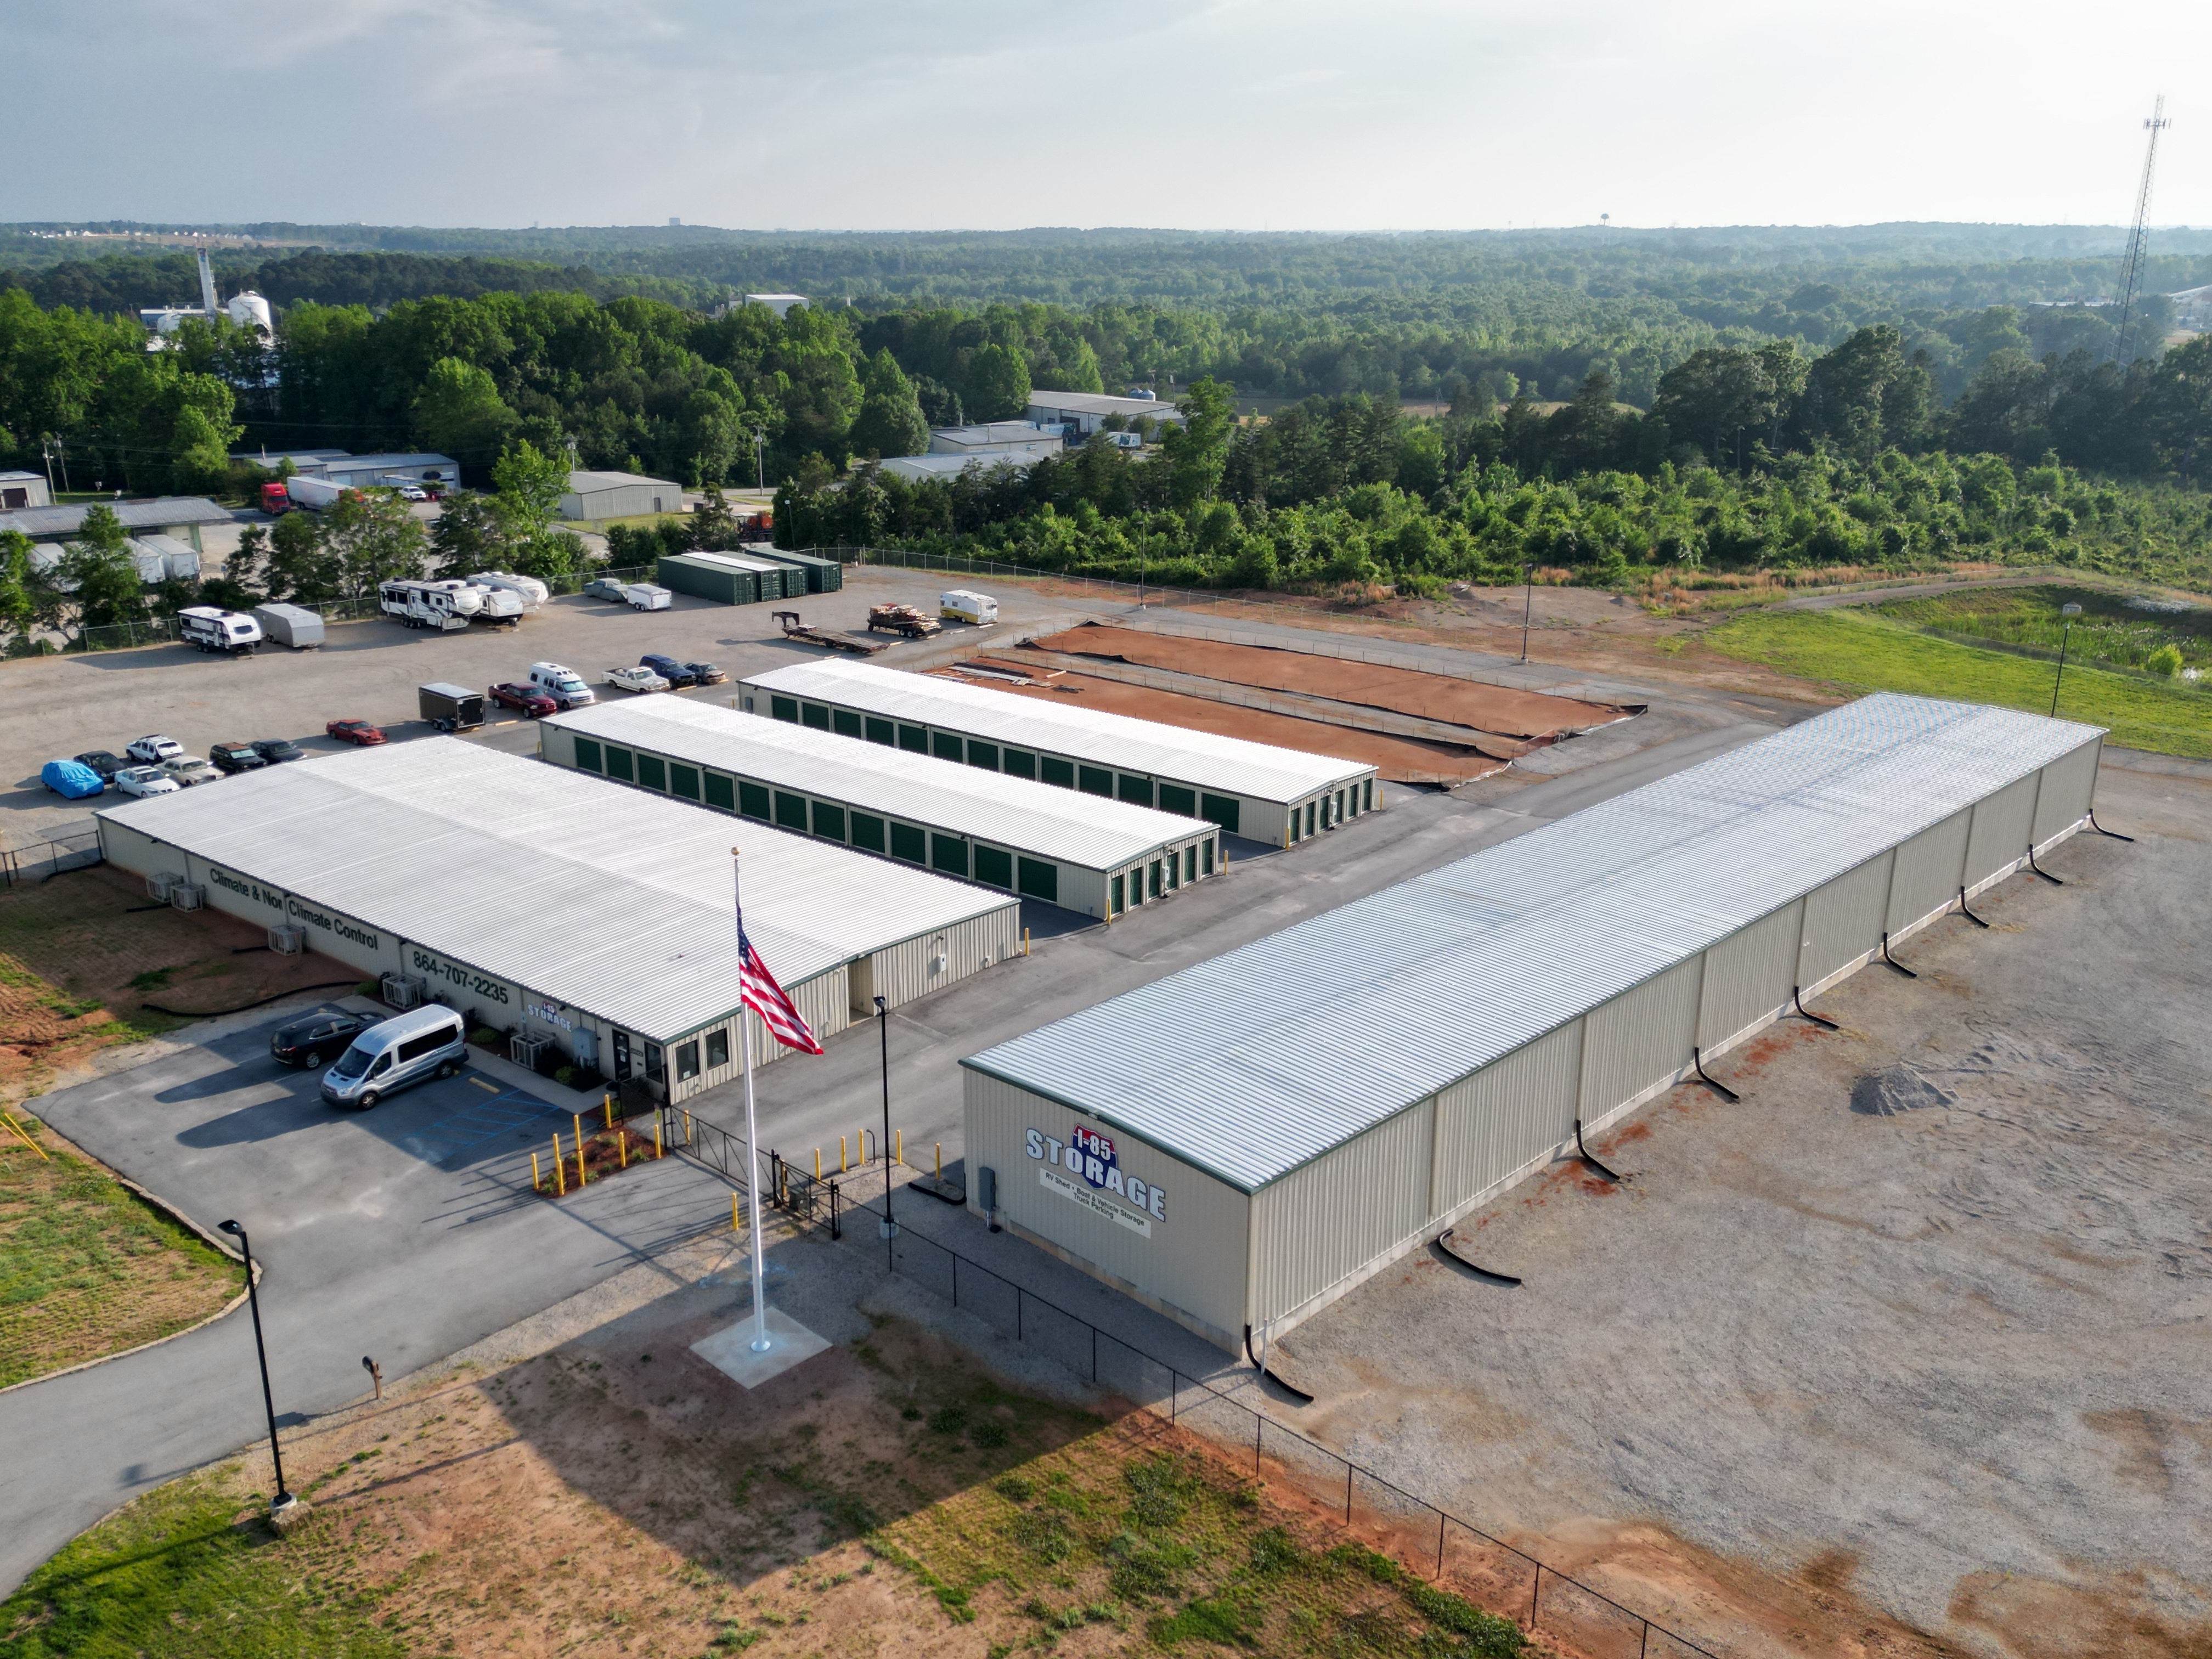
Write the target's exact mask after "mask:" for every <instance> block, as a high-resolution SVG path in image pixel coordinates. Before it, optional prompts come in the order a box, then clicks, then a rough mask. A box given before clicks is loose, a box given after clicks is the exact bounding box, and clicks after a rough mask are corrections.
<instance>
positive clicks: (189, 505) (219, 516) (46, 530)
mask: <svg viewBox="0 0 2212 1659" xmlns="http://www.w3.org/2000/svg"><path fill="white" fill-rule="evenodd" d="M94 507H106V508H108V509H109V510H110V511H111V512H112V513H114V514H115V519H116V522H117V523H118V524H120V525H121V526H123V527H124V528H125V530H165V529H167V527H168V526H171V525H179V524H228V523H229V522H230V521H231V520H230V510H229V509H228V507H217V506H216V504H215V503H214V502H213V501H210V500H208V499H207V498H206V497H205V496H204V495H161V496H157V497H155V499H154V500H152V501H84V502H80V503H79V504H78V505H76V506H75V507H17V508H16V509H15V511H14V512H12V513H0V531H4V530H20V531H21V532H23V533H24V534H25V535H26V536H31V537H39V536H74V535H76V533H77V532H79V531H81V530H82V529H83V528H84V519H85V514H87V513H89V512H91V511H92V509H93V508H94Z"/></svg>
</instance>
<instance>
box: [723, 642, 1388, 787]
mask: <svg viewBox="0 0 2212 1659" xmlns="http://www.w3.org/2000/svg"><path fill="white" fill-rule="evenodd" d="M744 684H747V685H750V686H755V687H757V688H758V689H760V690H763V691H781V692H782V693H783V694H784V695H785V696H799V697H812V698H815V699H817V700H818V701H820V702H835V703H842V704H844V705H845V706H846V707H848V708H865V709H867V710H869V711H870V712H872V713H873V714H888V715H890V716H891V717H892V718H893V719H896V720H915V721H917V722H920V723H921V724H923V725H927V726H944V727H945V728H947V729H949V730H951V731H956V732H971V733H973V734H974V735H975V736H976V737H979V738H983V739H985V740H986V741H987V742H995V743H1011V744H1017V745H1018V746H1019V747H1022V748H1025V749H1048V750H1052V751H1054V753H1056V754H1061V755H1073V756H1074V757H1076V758H1078V759H1079V760H1087V761H1092V762H1096V763H1097V764H1099V765H1101V766H1115V767H1119V768H1121V769H1122V770H1123V771H1125V772H1149V773H1151V774H1152V775H1153V776H1155V777H1164V778H1174V779H1176V780H1177V781H1182V782H1185V783H1188V784H1191V785H1193V786H1194V787H1206V788H1212V789H1218V790H1223V791H1225V792H1229V793H1236V794H1239V795H1247V796H1249V797H1250V798H1251V799H1254V800H1271V801H1281V802H1285V803H1288V802H1291V801H1294V800H1303V799H1305V798H1306V797H1307V796H1308V795H1310V794H1313V793H1316V791H1318V790H1322V789H1331V788H1334V787H1336V786H1337V785H1339V784H1343V783H1349V782H1351V781H1352V780H1353V779H1354V778H1365V777H1371V776H1372V775H1374V772H1375V769H1374V768H1373V767H1371V766H1368V765H1364V764H1363V763H1360V762H1358V761H1347V760H1340V759H1338V758H1337V757H1335V756H1334V755H1310V754H1307V753H1306V752H1305V751H1304V750H1297V749H1278V748H1276V747H1275V746H1274V745H1273V744H1267V743H1252V742H1249V741H1248V740H1247V739H1245V738H1226V737H1222V736H1220V735H1219V734H1218V733H1216V732H1193V731H1189V730H1188V729H1186V728H1185V727H1182V726H1168V725H1164V724H1163V723H1162V722H1160V721H1158V720H1138V719H1136V718H1135V717H1133V716H1132V715H1128V714H1108V713H1106V712H1105V711H1104V710H1103V709H1097V708H1080V707H1077V706H1075V703H1074V701H1073V699H1070V701H1069V702H1066V703H1060V702H1049V703H1048V702H1042V700H1040V699H1038V698H1036V697H1016V696H1009V695H1007V694H1006V692H1004V691H994V690H989V689H988V688H987V687H984V686H979V685H968V684H963V683H962V682H960V681H958V680H948V679H943V678H938V677H935V676H933V675H926V674H907V673H902V672H900V671H898V670H897V669H895V668H878V667H876V666H875V665H872V664H870V663H860V662H805V663H794V664H793V665H791V666H790V667H788V668H778V669H773V670H771V671H769V672H768V673H765V674H755V675H751V676H749V677H748V678H746V679H745V681H744Z"/></svg>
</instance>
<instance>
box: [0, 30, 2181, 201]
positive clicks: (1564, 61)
mask: <svg viewBox="0 0 2212 1659" xmlns="http://www.w3.org/2000/svg"><path fill="white" fill-rule="evenodd" d="M0 22H4V25H5V29H4V33H0V40H6V42H7V46H6V53H7V58H8V68H7V84H8V89H9V99H8V101H9V106H10V109H9V116H8V118H7V121H6V130H7V132H8V140H9V142H8V149H9V158H8V164H7V166H6V167H5V168H4V169H0V219H10V220H17V219H101V218H111V217H113V218H137V219H155V220H179V221H211V220H229V221H238V220H260V219H291V220H298V221H306V222H333V221H347V220H364V221H367V222H371V223H398V224H410V223H417V224H432V225H526V224H529V223H531V222H533V221H540V222H544V223H547V224H610V223H617V224H645V223H658V222H661V221H663V220H665V219H666V218H667V217H668V216H670V215H671V214H674V215H680V216H682V217H683V218H684V220H685V221H686V222H689V223H695V224H697V223H704V224H720V225H728V226H742V227H747V228H774V227H777V226H785V227H791V228H799V227H822V228H864V229H883V228H944V227H963V228H1011V227H1017V226H1026V225H1041V224H1053V225H1157V226H1192V227H1224V228H1239V229H1242V228H1251V229H1259V228H1269V227H1272V228H1276V229H1284V228H1351V229H1364V228H1431V227H1436V228H1453V227H1490V226H1504V225H1506V224H1509V223H1510V224H1516V225H1528V224H1531V223H1535V224H1547V225H1560V224H1581V223H1586V222H1593V221H1595V219H1596V218H1597V216H1599V215H1600V214H1601V213H1610V214H1611V215H1612V216H1613V222H1615V223H1617V224H1631V225H1665V224H1669V223H1680V224H1730V223H1760V224H1764V223H1770V222H1794V223H1851V222H1868V221H1875V220H1885V219H1960V220H1997V221H2015V222H2033V223H2047V222H2098V223H2113V222H2119V221H2122V220H2124V219H2125V218H2126V217H2127V216H2128V214H2129V212H2130V209H2131V207H2132V197H2133V190H2134V184H2135V177H2136V170H2137V168H2138V167H2140V166H2141V161H2142V138H2143V134H2142V118H2143V117H2144V116H2145V115H2147V114H2148V112H2149V106H2150V103H2151V99H2152V97H2153V95H2154V94H2156V93H2158V92H2160V91H2161V90H2162V91H2165V92H2167V93H2168V94H2172V95H2171V96H2170V97H2169V100H2168V105H2169V111H2168V112H2169V113H2170V114H2171V115H2172V117H2173V118H2174V122H2175V125H2174V126H2173V128H2172V131H2169V132H2168V133H2167V134H2166V139H2165V142H2164V144H2163V145H2162V147H2161V155H2160V185H2159V188H2158V191H2157V195H2156V197H2155V200H2154V204H2153V217H2154V221H2156V222H2164V223H2180V224H2191V223H2193V224H2203V223H2206V222H2212V98H2203V97H2193V96H2192V94H2193V91H2194V88H2199V87H2201V86H2203V83H2204V70H2203V65H2204V64H2205V63H2206V62H2207V61H2208V48H2212V10H2208V9H2207V8H2205V7H2204V6H2203V5H2201V4H2190V5H2182V4H2163V3H2152V4H2141V5H2125V4H2123V5H2120V6H2090V7H2084V6H2082V5H2081V4H2079V3H2072V4H2068V5H2065V6H2063V7H2062V6H2058V5H2051V4H2036V3H2027V4H2017V3H2016V4H2014V5H2010V6H2006V7H2002V8H1998V7H1992V6H1990V5H1988V4H1986V3H1984V4H1972V5H1970V4H1966V3H1960V0H1912V3H1906V0H1857V3H1852V4H1850V5H1838V4H1825V5H1823V4H1802V3H1801V4H1797V5H1794V6H1783V5H1778V4H1775V3H1771V0H1770V3H1766V4H1763V5H1753V4H1747V3H1744V0H1697V3H1694V4H1692V3H1686V0H1550V3H1541V4H1536V3H1529V0H1517V3H1511V4H1507V3H1502V0H1462V3H1456V4H1452V3H1440V0H1353V3H1348V4H1347V3H1337V4H1331V5H1322V4H1317V3H1311V0H1266V3H1260V0H1128V3H1121V4H1097V3H1087V4H1073V3H1064V0H1063V3H1051V0H1042V3H1040V0H1024V3H1020V4H1016V3H1012V0H956V3H945V0H921V3H916V0H896V3H893V0H813V3H808V0H778V3H775V4H773V5H769V4H761V3H756V0H591V3H585V0H528V3H524V0H344V3H331V0H283V3H278V0H226V3H224V4H222V5H220V6H213V7H205V8H196V7H179V6H178V5H176V4H175V3H173V0H165V3H163V4H161V5H158V6H157V5H155V4H152V3H149V0H76V3H74V4H67V5H55V4H52V3H40V0H0Z"/></svg>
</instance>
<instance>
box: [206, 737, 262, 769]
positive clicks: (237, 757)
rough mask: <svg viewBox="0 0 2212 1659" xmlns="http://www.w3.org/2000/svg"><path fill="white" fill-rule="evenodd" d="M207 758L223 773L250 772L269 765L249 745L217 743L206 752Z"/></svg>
mask: <svg viewBox="0 0 2212 1659" xmlns="http://www.w3.org/2000/svg"><path fill="white" fill-rule="evenodd" d="M208 758H209V759H210V761H212V762H214V763H215V764H216V768H217V769H220V770H222V771H225V772H251V771H253V770H254V769H257V768H258V767H263V766H266V765H268V764H269V763H268V762H267V761H265V760H264V759H262V758H261V757H260V756H259V755H258V754H256V753H254V751H253V745H252V744H250V743H219V744H216V746H215V747H214V748H212V749H210V750H208Z"/></svg>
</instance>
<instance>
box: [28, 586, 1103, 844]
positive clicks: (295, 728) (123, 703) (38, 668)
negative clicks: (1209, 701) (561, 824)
mask: <svg viewBox="0 0 2212 1659" xmlns="http://www.w3.org/2000/svg"><path fill="white" fill-rule="evenodd" d="M963 580H966V579H963ZM954 581H955V579H953V578H950V577H946V576H942V575H931V574H920V573H913V572H907V571H893V570H882V569H872V570H862V569H849V570H848V572H847V584H846V586H845V587H844V588H843V589H842V590H841V591H840V592H835V593H822V594H816V595H813V596H811V597H810V598H807V599H787V600H784V601H781V602H780V603H776V604H765V605H716V604H714V603H712V602H710V601H708V600H705V599H692V598H690V597H689V596H688V595H685V594H681V593H679V594H678V595H677V596H676V598H675V600H674V602H673V604H672V605H671V608H670V609H668V610H666V611H631V610H629V608H628V607H626V606H623V605H611V604H608V603H606V602H605V601H603V600H599V599H584V598H582V597H580V596H578V595H568V596H565V597H562V598H559V599H552V600H550V601H549V602H548V603H547V604H546V605H544V606H543V607H542V608H541V609H540V610H538V611H537V612H535V613H533V614H532V615H529V616H526V617H524V619H523V620H522V622H521V623H520V625H518V626H517V627H514V628H512V629H505V628H491V627H485V626H480V625H479V626H472V627H471V628H470V629H468V630H466V631H465V632H455V633H451V634H439V633H430V632H426V631H420V630H416V629H409V628H404V627H403V626H401V625H400V624H399V623H396V622H385V621H372V622H360V623H333V624H331V627H330V629H329V630H328V632H329V641H328V643H326V644H325V645H324V646H323V647H321V648H320V649H319V650H315V651H298V652H295V651H290V650H287V649H286V648H285V647H282V646H279V645H274V644H271V645H264V647H262V648H261V650H260V652H259V653H258V654H256V655H254V656H252V657H246V658H239V659H229V658H223V657H213V656H208V655H205V654H204V653H200V652H197V651H195V650H193V649H192V648H191V647H189V646H185V645H163V646H149V647H144V648H143V649H140V650H135V651H105V652H94V653H87V654H84V655H82V656H66V657H32V658H22V659H15V660H13V661H9V662H4V663H0V748H5V749H6V750H7V751H8V753H9V754H10V755H11V756H13V757H15V773H14V775H13V776H11V777H8V778H5V779H4V780H0V783H4V784H5V785H6V786H8V787H6V788H5V790H4V793H0V834H4V835H5V836H7V844H8V845H9V846H12V847H21V846H24V845H26V844H27V843H28V842H31V841H33V840H35V839H36V837H37V836H38V834H39V833H40V831H41V830H43V829H46V828H48V827H50V826H52V825H57V824H61V823H71V822H76V821H79V820H82V818H84V817H86V816H87V814H88V812H89V811H91V810H92V804H89V803H87V802H83V801H64V800H61V799H58V797H56V796H54V795H52V794H51V793H47V792H46V790H45V789H43V788H41V787H40V783H39V767H40V765H41V764H42V763H45V762H46V761H48V760H51V759H53V758H54V757H58V756H62V757H66V756H70V755H76V754H81V753H83V752H85V751H87V750H94V749H106V750H112V751H113V752H114V753H116V754H118V755H119V754H121V753H122V752H123V747H124V745H125V744H127V743H130V742H131V740H132V739H134V738H138V737H141V736H143V735H144V734H146V733H148V732H164V733H166V734H167V735H168V736H170V737H173V738H176V739H177V740H178V741H179V742H180V743H182V744H184V745H185V750H187V751H188V752H189V753H191V754H195V755H202V756H204V755H205V754H206V753H207V751H208V750H209V749H210V747H211V746H212V745H214V744H217V743H225V742H232V741H237V740H241V739H242V740H252V739H254V738H291V739H293V740H294V741H295V742H297V743H299V744H301V746H302V747H303V748H305V749H307V750H308V751H309V752H310V753H316V752H327V751H330V750H336V749H338V748H340V747H342V745H341V744H337V743H336V742H334V741H332V740H331V739H330V738H326V737H325V736H324V735H323V727H324V726H325V724H326V723H327V722H329V721H331V720H343V719H362V720H370V721H373V722H374V723H376V724H378V725H380V726H386V729H387V730H388V731H389V732H390V734H391V736H392V738H393V740H394V741H400V740H404V739H405V738H414V737H423V736H428V735H429V732H430V728H429V726H427V725H426V724H424V723H423V722H422V721H421V720H419V719H418V718H417V710H416V687H417V686H419V685H421V684H423V683H424V682H426V681H429V680H448V681H452V682H453V683H455V684H460V685H465V686H468V687H470V688H471V689H473V690H482V689H483V687H485V686H487V685H489V684H493V683H494V682H495V681H500V680H516V679H521V678H524V677H525V676H526V673H527V671H528V670H529V667H530V665H531V664H532V663H533V662H542V661H547V660H550V661H554V662H562V663H566V664H567V665H568V666H570V667H571V668H574V670H576V671H577V672H578V673H580V674H581V675H582V676H583V677H584V678H585V679H586V681H589V682H591V683H592V684H595V685H596V684H598V681H599V675H600V673H601V671H603V670H605V669H607V668H611V667H613V666H616V665H621V664H629V663H635V661H636V660H637V659H638V658H639V657H640V656H641V655H643V654H644V653H647V652H648V651H658V652H665V653H667V654H668V655H671V656H673V657H677V658H679V659H684V660H687V661H701V660H705V661H712V662H715V663H718V664H719V665H721V666H722V667H723V668H724V669H726V670H727V671H729V673H730V675H731V677H732V678H733V679H734V678H737V677H738V676H739V675H742V674H748V673H757V672H761V671H765V670H767V669H769V668H775V667H780V666H781V665H784V664H786V663H789V662H793V661H804V660H811V659H819V658H820V657H822V656H823V655H825V654H826V653H824V652H823V649H822V647H819V646H811V645H792V644H787V643H786V642H785V641H784V639H783V634H782V629H781V628H780V627H779V625H778V624H777V623H776V622H775V618H774V617H773V616H772V615H771V614H770V613H771V612H772V611H783V610H792V611H798V612H799V615H800V616H801V617H804V618H805V620H806V622H807V623H809V624H810V625H817V626H823V627H828V628H834V629H862V628H865V627H866V623H867V611H868V607H869V606H870V605H879V604H883V603H884V602H886V601H888V600H894V599H896V600H902V601H904V602H906V603H908V604H912V605H921V606H923V607H925V608H926V609H927V611H929V613H930V614H931V615H935V614H936V610H937V596H938V594H939V593H940V592H943V591H944V590H945V588H946V587H947V586H951V585H954ZM1000 599H1001V600H1002V609H1001V611H1000V617H1001V619H1002V620H1001V622H1000V625H999V626H998V627H997V628H994V629H965V628H963V626H962V625H961V624H959V623H947V624H946V625H945V634H944V635H940V636H939V638H937V639H935V640H929V641H914V642H908V641H898V642H896V643H893V644H890V646H889V648H888V649H886V650H885V651H884V653H883V654H882V655H880V656H878V657H876V658H873V659H871V660H872V661H876V662H879V663H882V664H884V665H887V666H891V667H896V666H900V665H905V664H911V663H913V662H915V661H917V660H922V661H927V660H933V659H938V658H941V657H944V656H946V655H957V654H960V653H961V652H962V650H963V646H964V647H970V648H980V647H981V646H983V645H985V644H987V643H989V642H991V641H994V640H995V639H998V638H1000V637H1006V636H1008V635H1011V634H1012V631H1013V630H1014V629H1017V628H1020V627H1023V626H1024V625H1034V624H1042V623H1056V622H1059V621H1073V620H1075V619H1076V618H1078V617H1081V616H1084V615H1092V614H1110V613H1113V612H1115V611H1119V610H1121V609H1123V608H1124V607H1122V606H1120V605H1115V604H1112V603H1110V602H1109V603H1108V604H1105V605H1099V604H1097V603H1095V602H1086V603H1083V604H1081V605H1071V604H1067V603H1064V602H1060V601H1056V600H1053V599H1044V598H1042V597H1040V596H1039V595H1037V594H1036V593H1035V592H1031V591H1030V590H1029V589H1028V588H1026V587H1024V586H1019V585H1017V584H1007V585H1006V586H1005V587H1004V589H1003V591H1002V592H1000ZM877 637H878V639H880V640H884V641H890V638H891V636H890V635H878V636H877ZM603 695H605V696H609V697H620V696H628V695H630V694H629V693H626V692H621V691H615V690H605V691H604V692H603ZM654 695H660V694H654ZM675 695H678V696H709V697H713V696H719V697H721V698H724V699H726V698H727V697H728V696H730V695H731V692H730V691H729V690H728V689H727V688H726V687H713V688H705V689H702V690H697V691H686V692H678V693H677V694H675ZM486 713H487V714H491V715H494V716H495V720H494V723H493V724H492V725H491V726H488V727H487V728H486V730H485V733H484V737H483V741H487V742H491V743H495V744H499V745H500V746H501V747H504V748H511V749H518V750H521V749H531V748H534V747H535V738H534V736H533V735H532V729H531V726H530V724H529V722H528V721H527V720H522V719H520V717H518V716H516V715H514V714H511V713H510V712H508V711H505V710H498V711H494V710H489V709H488V710H487V711H486ZM204 787H220V786H219V785H208V786H204Z"/></svg>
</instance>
